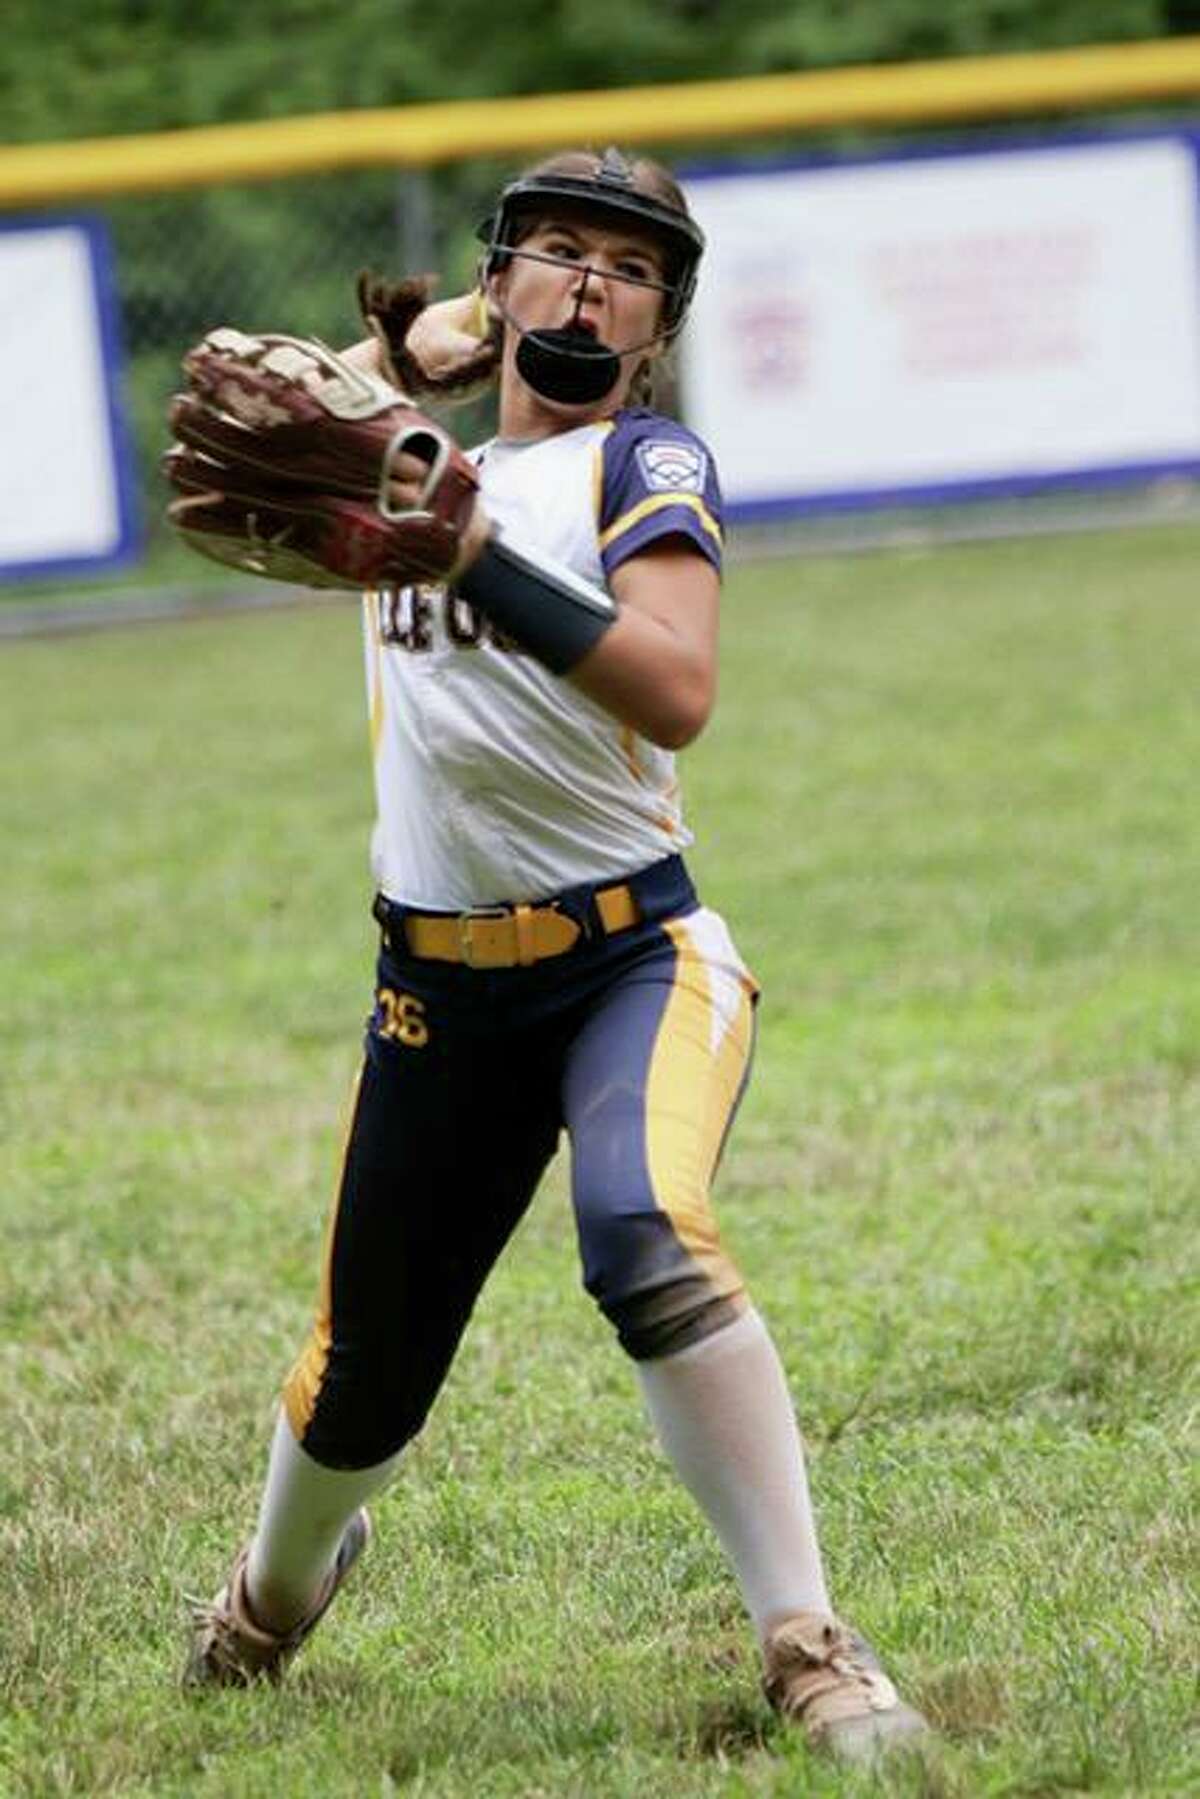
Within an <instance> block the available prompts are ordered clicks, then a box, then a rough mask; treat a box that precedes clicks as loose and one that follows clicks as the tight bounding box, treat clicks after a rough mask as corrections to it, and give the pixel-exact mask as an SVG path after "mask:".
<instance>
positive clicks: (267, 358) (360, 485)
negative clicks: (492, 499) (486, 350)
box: [163, 329, 479, 589]
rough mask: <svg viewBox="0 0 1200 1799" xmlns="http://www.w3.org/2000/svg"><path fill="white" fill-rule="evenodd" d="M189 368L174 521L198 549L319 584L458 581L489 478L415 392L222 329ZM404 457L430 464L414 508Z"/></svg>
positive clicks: (181, 402)
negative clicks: (398, 484) (394, 487)
mask: <svg viewBox="0 0 1200 1799" xmlns="http://www.w3.org/2000/svg"><path fill="white" fill-rule="evenodd" d="M183 366H184V371H185V373H186V375H187V381H188V386H187V391H186V392H185V393H181V394H177V395H176V396H175V399H174V400H173V401H172V403H171V410H170V420H171V426H172V428H173V430H174V431H175V434H176V437H177V438H178V440H179V441H178V442H177V443H176V444H175V445H174V446H173V447H172V448H171V449H170V450H169V451H168V452H167V454H166V456H165V457H164V458H163V470H164V473H165V474H166V477H167V480H168V481H169V482H170V484H171V486H172V487H173V488H174V490H175V493H176V496H177V497H176V498H175V499H173V500H172V501H171V502H170V504H169V506H168V507H167V516H168V518H169V519H170V521H171V523H172V524H173V525H174V526H175V528H176V530H177V531H178V532H179V533H180V535H181V536H182V537H183V538H184V539H185V541H186V542H187V543H189V544H190V545H191V547H192V548H193V549H195V550H199V551H200V553H201V554H202V555H204V556H210V557H212V558H213V559H214V560H215V561H217V562H225V563H229V564H231V565H232V566H233V567H234V568H240V569H245V570H246V571H248V572H249V573H251V574H256V575H266V576H268V577H269V578H270V579H272V580H276V581H294V582H300V583H305V584H307V585H308V586H310V587H337V588H350V589H355V588H361V587H375V586H399V585H404V584H406V583H409V582H413V581H438V580H443V579H445V577H446V576H447V575H449V574H450V572H451V571H452V569H453V568H454V566H455V564H456V563H457V561H458V559H459V555H460V553H461V544H462V535H463V532H464V531H465V530H466V527H467V524H468V522H469V520H470V517H471V512H472V510H473V507H474V504H475V495H476V491H477V489H478V485H479V482H478V477H477V476H476V473H475V470H474V468H473V466H472V465H471V463H470V462H468V460H467V458H466V457H465V456H464V455H463V453H462V451H461V450H460V449H459V448H458V446H457V444H455V442H454V440H453V439H452V438H451V437H449V436H448V435H447V434H446V432H445V431H443V430H442V428H441V427H440V426H439V425H436V424H434V422H433V421H432V420H431V419H428V418H426V416H425V415H424V413H422V412H419V411H418V410H417V409H416V408H415V407H414V406H412V405H410V404H409V402H408V401H407V400H406V399H405V397H404V395H403V394H401V393H399V392H398V391H397V390H396V389H395V388H393V387H391V386H389V384H388V383H387V382H385V381H382V380H381V379H380V378H379V377H378V376H376V375H371V374H368V373H366V372H365V371H363V370H361V369H359V368H356V367H354V366H352V365H351V364H350V363H349V362H347V361H346V359H345V358H344V357H341V356H338V355H336V354H335V353H334V352H333V351H332V350H329V349H327V348H326V347H325V345H324V344H321V343H317V342H315V341H310V340H306V339H303V338H293V337H283V336H278V335H273V334H263V335H262V336H259V337H252V336H249V335H247V334H246V333H244V332H241V331H233V330H228V329H225V330H220V331H212V332H210V333H209V335H208V336H207V337H206V338H205V339H204V340H203V342H202V343H200V344H198V345H197V346H196V347H195V349H193V350H189V352H188V354H187V355H186V356H185V358H184V363H183ZM401 455H409V456H415V457H417V458H418V459H419V460H420V461H422V462H424V463H425V464H426V465H427V466H428V469H429V474H428V477H427V479H426V481H425V483H424V486H423V489H422V492H421V497H420V504H419V506H418V507H417V508H415V509H414V510H410V511H400V510H397V509H396V508H395V507H394V506H393V505H392V503H391V501H390V499H389V481H390V479H391V477H392V475H393V473H394V470H395V465H396V459H397V458H398V457H399V456H401Z"/></svg>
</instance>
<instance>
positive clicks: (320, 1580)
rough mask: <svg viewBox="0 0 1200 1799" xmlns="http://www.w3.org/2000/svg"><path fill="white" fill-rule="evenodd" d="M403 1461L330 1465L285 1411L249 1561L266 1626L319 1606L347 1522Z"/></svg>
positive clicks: (258, 1613) (252, 1589)
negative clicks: (303, 1440) (295, 1431)
mask: <svg viewBox="0 0 1200 1799" xmlns="http://www.w3.org/2000/svg"><path fill="white" fill-rule="evenodd" d="M399 1460H400V1455H399V1453H397V1454H396V1455H393V1456H389V1458H388V1460H387V1461H386V1462H377V1463H376V1464H375V1465H374V1467H371V1468H351V1469H342V1468H324V1467H322V1465H321V1463H320V1462H317V1461H314V1460H313V1458H312V1456H310V1455H309V1454H308V1453H307V1452H306V1451H305V1450H303V1449H301V1447H300V1445H299V1443H297V1441H296V1439H295V1437H294V1436H293V1435H292V1427H291V1425H290V1424H289V1423H288V1421H287V1414H286V1413H285V1412H284V1411H283V1410H282V1409H281V1410H280V1413H279V1419H278V1422H277V1423H276V1426H275V1437H274V1441H273V1442H272V1444H271V1459H270V1462H269V1464H268V1467H267V1484H266V1487H265V1488H264V1490H263V1496H262V1503H261V1505H260V1507H259V1513H258V1527H257V1529H256V1530H255V1532H254V1540H253V1542H252V1543H251V1545H250V1557H249V1561H248V1562H247V1566H246V1589H247V1597H248V1599H249V1601H250V1609H251V1611H252V1612H253V1613H254V1616H255V1618H256V1619H257V1621H258V1622H259V1624H261V1625H262V1626H263V1628H264V1629H266V1630H274V1631H278V1632H280V1633H282V1632H284V1631H286V1630H290V1629H291V1627H292V1625H293V1624H298V1623H299V1621H300V1619H301V1618H303V1616H304V1614H305V1613H306V1612H307V1611H309V1610H311V1608H312V1604H313V1601H314V1600H315V1599H316V1597H317V1595H318V1594H319V1593H320V1591H321V1587H322V1586H323V1584H324V1581H325V1577H326V1575H327V1574H328V1573H329V1570H330V1568H331V1567H332V1566H333V1560H334V1557H335V1556H336V1554H337V1552H338V1546H339V1544H340V1543H341V1540H342V1536H343V1533H344V1532H345V1529H346V1526H347V1524H349V1522H350V1520H351V1518H352V1517H353V1516H354V1514H355V1512H356V1511H357V1510H358V1508H359V1506H360V1505H362V1503H363V1501H364V1500H366V1499H369V1498H370V1496H371V1494H372V1493H374V1492H376V1491H377V1490H378V1488H380V1487H381V1486H382V1485H383V1483H384V1482H385V1481H386V1480H387V1478H388V1476H389V1475H390V1474H391V1472H392V1470H393V1469H394V1468H395V1466H396V1463H397V1462H398V1461H399Z"/></svg>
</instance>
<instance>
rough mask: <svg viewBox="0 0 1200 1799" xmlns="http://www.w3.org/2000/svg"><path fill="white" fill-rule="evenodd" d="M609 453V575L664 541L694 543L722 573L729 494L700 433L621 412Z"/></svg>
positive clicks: (605, 477)
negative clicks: (724, 504)
mask: <svg viewBox="0 0 1200 1799" xmlns="http://www.w3.org/2000/svg"><path fill="white" fill-rule="evenodd" d="M602 455H603V466H602V477H601V484H600V520H599V537H600V559H601V562H602V563H603V565H604V572H605V574H606V575H607V576H611V575H612V574H613V572H614V570H616V569H618V568H619V567H620V566H621V564H622V563H623V562H624V561H626V559H627V558H628V557H630V556H636V555H637V553H638V551H639V550H644V549H645V548H646V545H647V544H651V543H654V542H655V541H656V540H657V539H659V538H662V537H686V538H687V539H688V541H689V542H690V543H691V544H693V545H694V546H695V548H696V549H697V550H699V551H700V553H701V555H702V556H707V558H708V560H709V561H710V562H711V563H712V564H713V566H714V568H716V569H717V570H718V571H719V570H720V567H721V549H722V543H723V540H724V533H723V532H722V529H721V489H720V485H719V483H718V481H717V472H716V469H715V468H714V467H713V459H712V457H711V455H710V454H709V452H708V450H707V449H706V448H705V447H704V445H703V444H702V443H701V441H700V439H699V438H698V437H697V436H696V435H695V433H694V432H692V431H689V430H688V429H687V427H686V426H685V425H680V424H678V423H677V422H676V421H675V420H674V419H667V418H663V417H662V416H661V415H660V414H658V413H656V412H644V411H641V410H636V411H629V412H621V413H618V414H617V419H616V423H615V425H614V426H613V429H612V430H611V431H610V432H609V434H608V436H607V437H606V438H605V440H604V445H603V450H602Z"/></svg>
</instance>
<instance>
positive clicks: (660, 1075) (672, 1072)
mask: <svg viewBox="0 0 1200 1799" xmlns="http://www.w3.org/2000/svg"><path fill="white" fill-rule="evenodd" d="M663 928H664V930H665V931H666V932H667V934H668V935H669V936H670V938H671V940H672V942H673V943H674V945H675V948H676V951H677V954H678V962H677V964H676V970H675V980H674V984H673V986H672V989H671V995H670V998H669V999H668V1001H667V1005H666V1009H665V1011H664V1013H663V1017H662V1022H661V1024H660V1025H659V1028H658V1035H657V1038H656V1040H655V1044H654V1050H653V1053H652V1055H651V1058H650V1069H649V1074H648V1077H647V1082H646V1163H647V1167H648V1170H649V1174H650V1185H651V1189H652V1191H653V1193H654V1198H655V1201H656V1203H657V1204H658V1205H659V1206H660V1207H661V1209H662V1210H663V1211H664V1212H665V1213H666V1214H667V1216H668V1217H669V1218H670V1220H671V1224H672V1226H673V1227H674V1230H675V1234H676V1236H677V1237H678V1239H679V1241H680V1243H681V1244H682V1246H683V1248H684V1249H686V1250H687V1252H688V1254H689V1255H690V1256H691V1257H692V1258H693V1260H694V1261H695V1262H696V1263H697V1264H698V1265H699V1267H700V1268H701V1269H702V1270H703V1272H704V1273H705V1275H706V1276H707V1277H708V1279H709V1281H710V1282H711V1283H712V1287H713V1293H714V1296H720V1297H722V1298H728V1297H731V1296H732V1295H734V1294H739V1293H742V1292H743V1291H744V1283H743V1281H742V1277H741V1275H740V1274H739V1273H738V1270H737V1269H736V1268H735V1266H734V1265H733V1263H732V1262H731V1261H730V1260H729V1257H728V1256H727V1255H726V1254H725V1252H724V1250H723V1249H722V1247H721V1242H720V1233H719V1231H718V1228H717V1221H716V1218H715V1216H714V1214H713V1210H712V1205H711V1203H710V1199H709V1187H710V1183H711V1181H712V1176H713V1172H714V1169H715V1166H716V1161H717V1157H718V1155H719V1153H720V1149H721V1145H722V1143H723V1141H724V1138H725V1132H726V1130H727V1128H728V1125H729V1121H730V1118H731V1117H732V1114H733V1109H734V1107H735V1105H736V1103H737V1099H738V1095H739V1093H740V1091H741V1087H742V1082H743V1079H744V1077H745V1073H746V1067H747V1064H748V1063H749V1059H750V1049H751V1043H752V1006H751V994H750V991H749V990H748V989H747V988H746V986H745V985H744V984H743V985H741V989H740V997H739V1001H738V1009H737V1012H736V1014H735V1017H734V1019H733V1021H732V1023H731V1024H729V1025H728V1026H727V1027H726V1028H725V1030H724V1031H723V1033H722V1034H721V1036H720V1038H719V1040H718V1041H717V1043H716V1044H715V1046H714V1041H713V1039H714V1029H713V1027H714V1024H715V1023H716V1019H715V1016H714V1014H715V1010H716V1002H715V998H714V994H713V982H712V975H711V973H710V971H709V967H708V965H707V963H706V962H705V960H704V957H703V956H702V955H701V954H700V952H699V951H698V949H697V948H696V946H695V944H694V943H693V941H692V939H691V937H690V935H689V933H688V929H687V924H686V922H685V921H681V920H675V921H672V922H670V923H668V924H666V925H664V927H663Z"/></svg>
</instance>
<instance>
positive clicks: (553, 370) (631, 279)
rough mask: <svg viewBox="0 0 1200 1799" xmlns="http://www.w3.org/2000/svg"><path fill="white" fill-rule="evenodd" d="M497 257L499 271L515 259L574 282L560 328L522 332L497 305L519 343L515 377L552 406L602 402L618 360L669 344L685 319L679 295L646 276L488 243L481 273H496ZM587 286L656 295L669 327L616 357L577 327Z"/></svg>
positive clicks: (676, 289) (615, 379) (617, 374)
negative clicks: (571, 306)
mask: <svg viewBox="0 0 1200 1799" xmlns="http://www.w3.org/2000/svg"><path fill="white" fill-rule="evenodd" d="M497 251H499V252H501V253H502V254H503V262H502V263H501V264H500V266H501V267H504V266H506V265H507V264H508V263H509V262H510V261H511V260H512V259H513V258H514V257H518V256H519V257H521V258H523V259H524V260H525V261H526V262H538V263H544V264H547V265H548V266H549V267H551V268H555V269H562V270H564V271H565V272H567V273H569V274H571V275H573V276H575V277H577V278H578V281H579V290H578V294H577V297H576V301H575V310H574V313H573V314H572V316H571V317H570V318H569V319H568V320H567V323H566V324H565V325H560V326H558V327H554V328H547V327H537V328H536V329H534V330H527V329H526V328H525V326H523V325H522V324H521V322H520V320H519V319H517V318H515V317H514V316H513V314H512V313H511V312H509V310H508V308H507V307H506V306H504V305H503V303H501V313H502V316H503V318H504V320H505V323H506V324H509V325H511V326H512V327H513V329H514V331H516V332H517V334H518V338H519V340H520V341H519V342H518V344H517V371H518V373H519V374H520V375H521V377H522V379H523V380H525V381H526V382H528V384H529V386H530V387H532V388H533V390H534V392H535V393H538V394H541V395H542V396H543V398H545V399H547V400H557V401H559V402H561V403H563V404H565V405H569V406H587V405H594V404H595V403H596V401H598V400H603V399H604V398H605V396H606V395H607V394H609V393H611V392H612V390H613V388H614V387H615V386H616V385H617V382H618V381H619V380H620V377H621V355H625V356H629V355H631V354H634V353H636V352H637V351H638V350H648V349H649V348H650V346H651V345H652V344H656V343H658V342H660V341H663V342H670V340H671V339H672V338H673V337H674V336H675V335H676V334H677V332H678V331H679V329H680V327H681V326H682V324H683V321H684V318H685V316H686V312H687V298H686V297H685V295H684V293H683V291H682V289H681V288H680V287H679V286H678V285H676V284H675V283H672V282H670V281H657V280H655V279H654V278H653V277H652V276H648V275H626V274H622V273H621V271H620V270H618V269H603V270H601V269H597V268H594V267H593V266H592V264H591V263H589V262H587V261H584V260H580V261H575V260H573V259H571V258H568V257H565V256H551V255H549V254H548V253H547V252H546V251H544V250H524V249H521V248H520V247H519V246H513V245H511V244H502V243H498V242H496V241H495V240H494V239H493V241H492V242H491V243H490V244H489V245H488V253H487V254H486V255H485V257H484V259H483V271H484V272H486V271H488V270H492V271H494V270H495V269H496V267H497V263H496V252H497ZM485 278H486V273H485ZM591 280H596V281H621V282H624V283H625V284H626V286H628V287H639V288H642V289H645V290H648V291H649V292H651V293H656V294H659V295H660V296H661V297H662V301H663V305H662V308H661V313H660V316H661V317H662V318H663V319H664V320H671V321H672V322H670V323H665V322H664V323H663V324H662V325H660V326H659V327H658V329H657V330H655V331H653V332H652V333H651V335H650V336H649V337H647V338H644V339H643V341H642V342H641V343H638V344H630V345H629V346H628V347H627V348H626V349H625V350H624V351H623V352H621V354H618V353H617V351H616V350H613V349H611V348H610V347H609V345H607V344H605V343H602V342H601V341H600V339H599V338H597V337H594V336H593V335H592V333H591V332H590V331H588V330H587V329H586V327H585V326H584V325H583V324H581V322H580V313H581V312H582V309H583V302H584V297H585V296H586V294H587V289H588V282H589V281H591Z"/></svg>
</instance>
